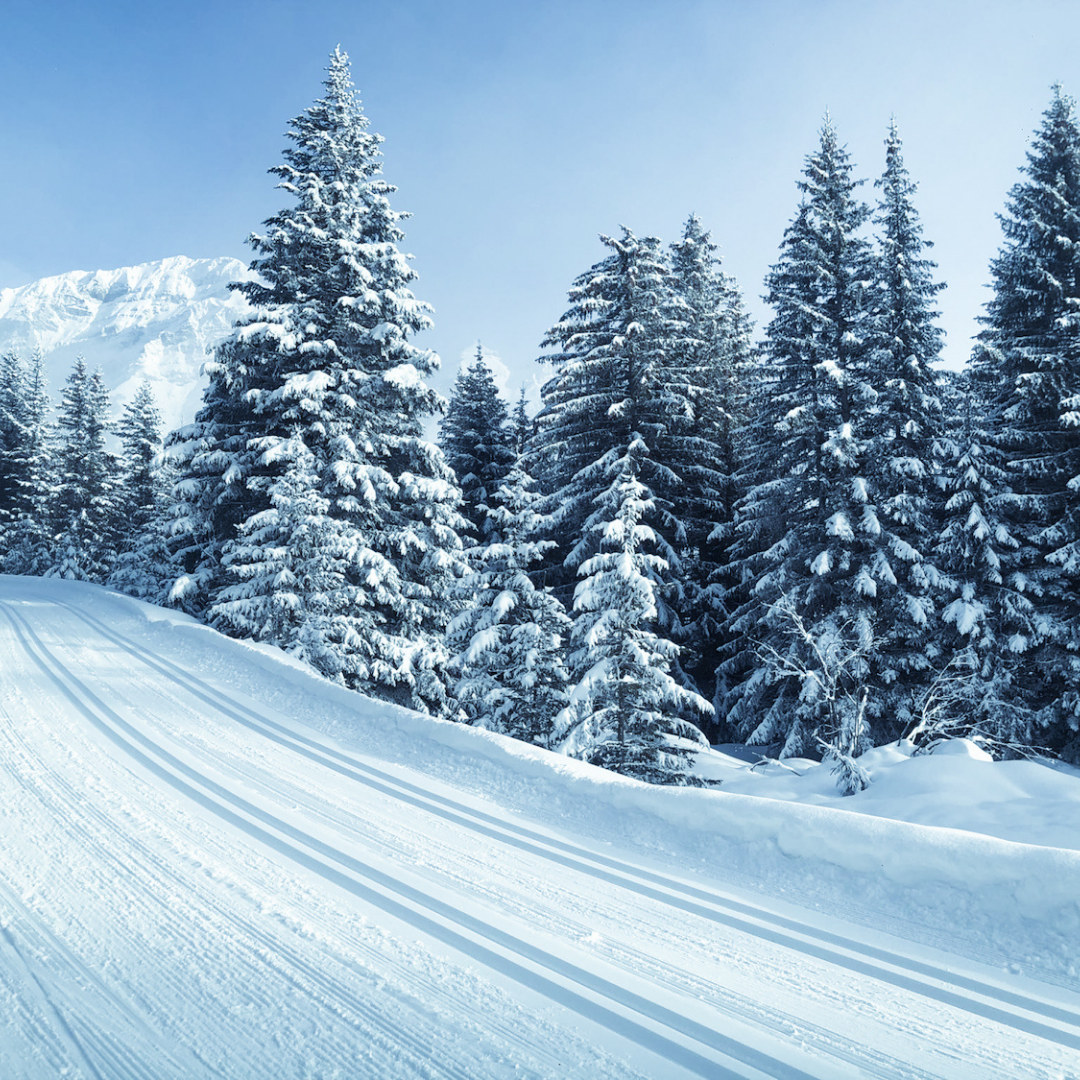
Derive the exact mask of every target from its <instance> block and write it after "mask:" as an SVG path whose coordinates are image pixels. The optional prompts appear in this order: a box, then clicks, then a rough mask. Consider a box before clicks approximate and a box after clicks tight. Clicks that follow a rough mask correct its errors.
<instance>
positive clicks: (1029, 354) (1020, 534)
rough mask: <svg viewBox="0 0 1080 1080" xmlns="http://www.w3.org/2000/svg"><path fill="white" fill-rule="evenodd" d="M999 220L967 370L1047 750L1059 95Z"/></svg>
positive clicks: (1071, 547)
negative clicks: (1029, 629) (987, 444)
mask: <svg viewBox="0 0 1080 1080" xmlns="http://www.w3.org/2000/svg"><path fill="white" fill-rule="evenodd" d="M1022 172H1023V173H1024V179H1023V180H1022V181H1021V182H1020V183H1018V184H1016V185H1015V186H1014V187H1013V188H1012V190H1011V191H1010V193H1009V198H1008V202H1007V204H1006V212H1005V214H1004V215H1003V216H1002V217H1001V225H1002V230H1003V232H1004V234H1005V242H1004V245H1003V247H1002V249H1001V252H1000V253H999V255H998V256H997V258H996V259H995V260H994V261H993V263H992V264H991V274H992V277H993V288H994V297H993V299H992V300H991V301H990V303H989V304H988V305H987V313H986V316H985V318H984V320H983V322H984V325H985V329H984V330H983V331H982V333H981V334H980V335H979V343H978V345H977V347H976V349H975V352H974V354H973V356H972V367H973V369H974V371H975V372H976V374H977V376H978V377H979V379H980V380H981V382H982V384H983V385H985V386H986V387H987V388H988V389H989V397H988V408H989V422H990V425H991V427H992V429H993V430H994V432H995V435H994V441H995V444H996V446H997V448H998V449H999V450H1000V451H1001V452H1002V454H1003V455H1004V459H1005V462H1006V466H1007V470H1008V477H1009V488H1010V491H1009V493H1008V495H1007V496H1006V498H1005V502H1006V510H1007V523H1008V526H1009V530H1010V533H1011V535H1012V536H1013V537H1015V539H1016V541H1017V544H1018V548H1017V550H1016V551H1015V552H1014V553H1013V555H1012V557H1011V559H1010V560H1009V566H1008V568H1007V570H1006V580H1007V581H1008V583H1009V585H1010V587H1011V588H1012V589H1014V590H1015V591H1016V592H1018V593H1021V594H1023V595H1026V596H1028V597H1030V598H1032V600H1033V602H1034V603H1035V604H1036V609H1037V615H1038V618H1037V620H1036V624H1035V626H1034V628H1033V629H1034V633H1033V635H1032V636H1031V637H1027V636H1026V635H1018V636H1017V639H1016V641H1017V646H1018V648H1019V646H1020V643H1021V640H1022V642H1023V651H1025V652H1026V651H1028V650H1031V655H1030V656H1029V657H1028V659H1027V662H1026V663H1025V664H1024V665H1023V671H1024V674H1023V675H1022V677H1021V685H1022V688H1023V693H1024V695H1025V698H1026V701H1027V703H1028V705H1029V707H1030V708H1031V709H1032V710H1033V711H1034V713H1035V714H1036V717H1037V722H1038V724H1039V725H1040V726H1041V727H1043V728H1047V729H1049V732H1048V737H1049V741H1050V742H1051V743H1052V744H1053V745H1054V746H1056V747H1062V746H1063V745H1065V744H1066V743H1067V742H1068V741H1069V740H1070V739H1072V738H1074V737H1075V735H1074V733H1076V732H1077V730H1078V728H1080V693H1078V692H1077V691H1076V689H1075V687H1076V685H1077V679H1078V676H1080V663H1078V661H1077V654H1076V650H1077V647H1078V646H1080V496H1078V494H1077V491H1078V489H1080V480H1078V479H1077V478H1078V477H1080V444H1078V443H1077V439H1076V431H1075V429H1076V427H1077V426H1078V425H1080V128H1078V124H1077V118H1076V112H1075V105H1074V102H1073V100H1072V99H1071V98H1070V97H1068V96H1067V95H1066V94H1064V93H1063V92H1062V91H1061V89H1060V87H1055V88H1054V93H1053V99H1052V100H1051V103H1050V106H1049V108H1048V109H1047V110H1046V112H1045V113H1044V114H1043V123H1042V126H1041V127H1040V129H1039V130H1038V131H1037V132H1036V133H1035V136H1034V139H1033V141H1032V146H1031V149H1030V151H1029V152H1028V155H1027V165H1026V166H1025V167H1024V168H1023V169H1022Z"/></svg>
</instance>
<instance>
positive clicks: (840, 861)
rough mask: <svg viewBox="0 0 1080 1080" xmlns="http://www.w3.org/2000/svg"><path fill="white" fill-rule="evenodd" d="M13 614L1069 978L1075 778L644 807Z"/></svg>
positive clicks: (216, 660) (1079, 880) (327, 702)
mask: <svg viewBox="0 0 1080 1080" xmlns="http://www.w3.org/2000/svg"><path fill="white" fill-rule="evenodd" d="M7 581H8V582H9V583H10V587H8V588H5V593H6V594H7V595H13V594H16V593H17V594H18V595H19V596H20V597H22V598H24V599H25V600H27V601H31V602H32V601H33V600H34V599H35V598H37V599H50V600H56V601H59V602H67V603H73V604H76V605H77V606H79V607H80V608H84V609H85V610H87V611H88V612H90V613H91V614H93V615H95V616H96V617H98V618H100V619H103V620H104V621H106V622H108V623H109V624H110V625H112V626H114V627H115V628H116V629H117V630H119V631H120V632H122V633H126V634H128V635H130V636H133V637H135V636H137V637H139V638H141V639H142V640H143V641H144V642H145V643H146V644H147V645H148V646H150V647H154V645H155V643H156V642H158V641H160V642H164V641H166V640H167V641H168V647H169V650H170V652H171V654H172V655H173V656H177V655H180V656H183V657H184V658H185V660H186V662H187V663H188V665H189V670H191V671H192V672H193V673H195V674H197V675H198V676H199V677H201V678H204V679H207V680H208V681H210V682H213V683H216V684H218V685H220V686H222V687H227V688H228V689H229V690H230V692H232V693H238V692H239V693H242V694H245V695H247V696H249V697H250V698H251V699H253V700H254V701H256V702H259V703H260V704H261V706H262V707H263V708H267V707H269V708H272V709H274V710H275V711H276V712H277V713H279V714H280V715H281V716H283V717H285V718H287V719H288V720H290V721H293V722H299V723H302V724H305V725H308V726H310V727H312V728H315V729H317V730H318V731H320V732H321V733H322V734H323V735H324V736H327V737H328V738H330V739H332V740H334V741H335V742H336V743H337V744H338V745H340V746H342V747H344V748H347V749H353V750H356V751H359V752H363V753H365V754H370V755H374V756H377V757H379V758H380V759H381V760H383V761H384V762H386V763H388V764H389V765H390V766H392V767H394V768H398V769H405V768H408V769H412V770H416V771H417V772H419V773H421V774H423V776H424V777H425V778H426V779H425V782H426V783H428V784H429V785H430V786H433V787H437V786H438V785H440V784H442V783H445V784H447V785H451V786H452V787H453V788H454V790H455V792H456V793H458V797H460V793H461V792H462V791H464V792H466V793H467V794H468V796H471V797H472V798H473V799H474V800H475V801H476V802H477V803H478V804H479V803H483V804H486V805H487V807H488V809H489V810H490V809H491V807H492V804H493V805H494V806H495V807H496V808H497V810H498V812H499V813H500V814H504V815H507V814H512V813H515V812H516V813H521V814H523V815H527V816H528V817H530V818H532V819H534V820H540V821H543V822H545V823H546V824H547V825H549V826H550V827H553V828H557V829H560V830H561V831H563V832H564V833H565V834H566V835H567V836H573V837H574V838H575V839H576V840H577V841H578V842H582V841H583V842H585V843H589V844H591V845H592V846H593V847H596V848H598V849H600V850H603V848H604V846H605V845H607V844H617V845H618V846H619V847H620V848H622V849H624V850H625V849H626V848H627V847H630V848H631V849H633V850H634V851H635V853H636V855H637V857H639V858H640V859H641V861H642V862H643V863H648V864H649V865H651V866H653V867H654V868H661V869H663V870H664V871H665V872H667V873H670V874H672V875H673V876H678V877H682V878H685V879H690V880H694V881H696V882H697V883H698V884H705V885H706V886H707V887H710V888H713V889H715V890H716V891H718V892H720V891H723V890H724V889H725V888H727V887H736V886H737V887H738V888H740V889H752V890H754V891H755V892H757V893H759V894H760V895H762V898H763V899H762V903H763V904H768V905H769V906H770V907H771V908H772V909H773V910H780V909H781V908H782V907H783V905H785V904H789V903H790V904H798V905H801V906H805V907H811V908H816V909H818V910H819V911H820V912H823V913H833V914H837V915H839V914H841V913H842V914H843V916H844V917H845V918H847V919H850V920H852V921H856V922H861V923H863V924H864V925H867V926H873V927H875V928H877V929H880V930H886V931H889V932H893V933H896V934H899V935H901V936H904V937H907V938H909V939H912V940H918V941H925V942H928V943H931V942H932V943H933V944H936V945H939V946H942V947H945V948H951V949H953V950H954V951H956V952H959V953H961V954H963V955H966V956H969V957H971V958H973V959H978V960H982V961H985V962H990V963H994V964H998V965H1001V966H1007V967H1009V968H1011V969H1013V970H1017V969H1021V970H1030V971H1034V970H1035V969H1038V971H1039V973H1040V977H1041V978H1049V979H1055V980H1058V981H1061V982H1072V981H1076V980H1077V976H1078V972H1080V850H1077V848H1078V847H1080V773H1078V772H1077V770H1073V769H1068V768H1065V767H1061V768H1052V767H1050V766H1048V765H1042V764H1037V763H1032V762H1008V763H994V762H991V761H989V760H986V759H985V755H980V754H979V753H978V752H977V751H976V752H973V748H971V747H970V746H969V745H968V744H957V745H955V746H950V747H946V748H943V752H939V753H938V754H935V755H933V756H930V757H914V758H913V757H911V756H910V753H909V749H908V748H904V747H885V748H880V749H878V750H876V751H874V752H872V753H871V754H870V755H866V756H865V757H864V759H863V761H864V763H865V764H866V765H867V767H868V768H869V771H870V772H871V775H872V776H873V779H874V784H873V786H872V787H871V788H870V789H869V790H868V791H866V792H863V793H861V794H860V795H857V796H852V797H849V798H847V799H841V798H840V797H838V796H836V795H835V792H834V791H833V789H832V780H831V777H829V775H828V772H827V770H826V769H824V768H821V767H819V766H816V765H814V764H813V763H810V762H801V763H795V768H796V770H797V771H798V773H801V774H802V775H797V773H796V772H795V771H791V769H788V768H781V767H777V766H775V765H774V766H769V767H767V768H766V769H764V770H751V769H750V768H749V767H748V765H747V764H746V763H745V762H739V761H737V760H736V759H735V758H733V757H731V756H728V755H723V754H714V755H711V756H710V759H709V761H708V762H706V763H705V767H706V768H707V770H708V771H710V772H711V773H712V775H714V776H715V777H718V778H720V779H722V781H723V786H722V787H721V788H719V789H708V790H705V789H694V788H680V789H668V788H656V787H651V786H649V785H646V784H642V783H638V782H637V781H633V780H628V779H625V778H623V777H619V776H616V775H614V774H611V773H607V772H604V771H603V770H600V769H597V768H594V767H592V766H589V765H586V764H584V763H582V762H578V761H573V760H570V759H567V758H564V757H560V756H558V755H555V754H551V753H548V752H546V751H543V750H540V749H538V748H536V747H531V746H527V745H525V744H522V743H519V742H516V741H514V740H512V739H508V738H505V737H503V736H500V735H495V734H492V733H491V732H486V731H481V730H477V729H474V728H469V727H464V726H462V725H458V724H452V723H447V722H443V721H439V720H434V719H432V718H430V717H426V716H423V715H420V714H418V713H414V712H411V711H409V710H407V709H404V708H398V707H395V706H392V705H388V704H385V703H383V702H379V701H374V700H371V699H369V698H365V697H363V696H361V695H357V694H354V693H352V692H350V691H347V690H345V689H343V688H340V687H336V686H333V685H331V684H329V683H327V682H326V681H324V680H323V679H321V678H319V677H318V676H317V675H315V674H314V673H313V672H312V671H311V670H310V669H308V668H307V667H306V666H304V665H302V664H300V663H298V662H296V661H295V660H293V659H292V658H290V657H287V656H285V655H284V654H282V653H281V652H280V651H279V650H277V649H273V648H270V647H267V646H262V645H255V644H252V643H250V642H238V641H232V640H229V639H227V638H224V637H223V636H221V635H219V634H217V633H216V632H215V631H213V630H210V629H208V628H207V627H205V626H202V625H200V624H198V623H196V622H195V621H194V620H192V619H189V618H187V617H186V616H183V615H178V614H176V613H174V612H169V611H164V610H162V609H159V608H155V607H152V606H150V605H147V604H143V603H140V602H138V601H135V600H132V599H129V598H127V597H121V596H118V595H116V594H113V593H109V592H107V591H105V590H102V589H99V588H96V587H94V586H87V585H81V584H75V583H69V582H54V581H41V580H39V579H7Z"/></svg>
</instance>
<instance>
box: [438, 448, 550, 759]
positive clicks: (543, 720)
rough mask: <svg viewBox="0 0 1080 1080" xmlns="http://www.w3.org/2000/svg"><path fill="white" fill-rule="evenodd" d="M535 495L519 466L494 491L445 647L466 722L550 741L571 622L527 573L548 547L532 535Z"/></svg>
mask: <svg viewBox="0 0 1080 1080" xmlns="http://www.w3.org/2000/svg"><path fill="white" fill-rule="evenodd" d="M538 499H539V495H538V494H537V493H536V491H535V490H534V484H533V480H532V478H531V477H529V476H528V474H527V473H525V472H524V471H523V470H522V469H521V468H520V467H517V468H515V469H513V470H512V471H511V473H510V475H509V476H508V477H507V479H506V482H505V483H504V484H503V486H502V487H501V488H500V489H499V491H498V492H496V494H495V497H494V498H493V499H492V501H491V505H490V507H488V508H487V514H488V517H489V525H488V527H487V528H486V529H485V535H486V536H487V537H488V543H487V544H485V545H481V546H478V547H477V548H476V549H475V552H474V555H473V560H474V562H475V564H476V568H475V569H474V571H473V572H472V573H471V574H469V575H468V576H467V577H466V578H465V579H464V580H463V582H462V589H463V591H464V592H465V594H466V595H467V597H468V603H467V606H466V607H465V609H464V610H463V611H462V612H461V613H460V614H458V615H457V617H456V618H455V619H454V621H453V622H452V623H451V624H450V630H449V634H448V646H449V648H450V649H451V651H453V652H455V653H456V657H455V661H454V663H455V665H456V667H457V668H458V669H459V671H460V678H459V680H458V683H457V688H456V691H455V695H456V698H457V701H458V704H459V706H460V707H461V708H462V709H463V710H464V713H465V717H466V719H467V720H468V721H469V722H470V723H472V724H475V725H476V726H477V727H485V728H490V729H491V730H493V731H498V732H501V733H502V734H504V735H512V736H514V737H515V738H518V739H523V740H525V741H526V742H531V743H535V744H536V745H538V746H549V745H550V742H551V733H552V725H553V723H554V720H555V717H556V715H558V714H559V713H560V712H561V711H562V710H563V709H564V708H565V706H566V704H567V692H566V685H567V682H568V681H569V675H568V672H567V670H566V664H565V659H564V653H565V648H566V642H567V639H568V637H569V630H570V619H569V617H568V616H567V614H566V611H565V609H564V608H563V606H562V604H561V603H559V601H558V600H557V599H556V598H555V597H554V596H553V595H552V594H551V593H549V592H546V591H544V590H542V589H538V588H537V587H536V586H535V585H534V584H533V582H532V580H531V579H530V578H529V567H530V566H531V565H532V564H534V563H536V562H538V561H539V560H540V559H541V558H542V556H543V552H544V549H545V548H546V547H548V546H550V541H541V540H537V539H536V538H535V537H536V534H537V532H538V531H539V515H538V514H537V511H536V504H537V501H538Z"/></svg>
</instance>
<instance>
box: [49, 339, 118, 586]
mask: <svg viewBox="0 0 1080 1080" xmlns="http://www.w3.org/2000/svg"><path fill="white" fill-rule="evenodd" d="M108 412H109V394H108V391H107V390H106V389H105V382H104V379H103V378H102V375H101V372H100V371H95V372H94V373H93V374H90V373H89V372H88V371H87V370H86V362H85V361H84V360H83V358H82V357H81V356H80V357H77V358H76V359H75V363H74V365H73V366H72V370H71V374H70V375H69V376H68V379H67V382H66V383H65V385H64V389H63V393H62V397H61V402H60V412H59V416H58V418H57V430H56V436H55V438H56V453H55V457H54V461H55V472H54V474H53V476H52V478H51V486H52V493H51V497H50V501H49V507H48V532H49V546H50V549H51V559H50V565H49V566H48V568H47V569H46V570H45V576H46V577H63V578H71V579H74V580H78V581H93V582H97V583H99V584H100V583H102V582H104V581H105V580H106V579H107V578H108V576H109V572H110V570H111V568H112V563H113V560H114V558H115V557H116V540H117V528H118V514H117V504H116V487H117V476H118V472H119V469H118V466H117V463H116V459H115V458H114V457H113V455H112V454H111V453H109V451H108V449H107V448H106V434H107V426H106V425H107V420H106V418H107V416H108Z"/></svg>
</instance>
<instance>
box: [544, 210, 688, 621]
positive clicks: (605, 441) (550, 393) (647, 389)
mask: <svg viewBox="0 0 1080 1080" xmlns="http://www.w3.org/2000/svg"><path fill="white" fill-rule="evenodd" d="M600 239H601V241H602V242H603V243H604V244H605V245H606V247H607V248H608V249H609V254H608V255H607V256H606V257H605V258H603V259H602V260H600V261H599V262H598V263H596V264H595V265H594V266H592V267H591V268H590V269H589V270H587V271H586V272H585V273H584V274H582V275H581V276H580V277H579V278H578V279H577V280H576V281H575V282H574V285H573V287H572V288H571V290H570V302H571V306H570V308H569V310H568V311H567V312H566V314H565V315H563V317H562V319H561V320H560V321H559V322H558V323H556V325H555V326H554V327H552V328H551V329H550V330H549V331H548V333H547V335H546V336H545V338H544V341H543V344H544V346H545V347H546V348H550V349H552V350H553V351H552V352H551V353H549V354H546V355H545V356H543V357H542V358H541V360H542V362H545V363H549V364H551V365H552V367H553V369H554V372H553V374H552V377H551V378H550V379H549V380H548V381H547V382H546V383H545V384H544V386H543V388H542V390H541V397H542V406H541V410H540V413H539V415H538V416H537V418H536V426H537V431H536V434H535V436H534V437H533V440H532V442H531V444H530V461H531V462H533V463H534V464H533V470H534V475H537V477H538V479H539V480H540V482H541V485H542V490H543V492H544V495H545V500H544V503H543V509H544V510H545V511H546V512H547V513H548V514H549V516H550V523H549V529H550V532H549V536H550V538H552V539H553V540H554V541H555V544H556V548H555V553H554V554H555V562H556V564H557V565H558V564H561V565H562V570H561V572H560V571H559V570H558V569H556V571H555V572H554V573H553V574H551V575H550V578H551V581H552V583H553V584H554V586H555V587H556V589H557V591H558V592H559V594H560V598H561V599H564V600H567V601H568V600H569V596H570V594H571V593H572V591H573V585H574V578H575V573H576V570H577V568H578V567H579V566H580V565H581V564H582V562H584V561H585V559H587V558H588V557H589V555H590V554H591V553H592V552H594V551H595V550H596V537H594V536H592V535H590V533H589V532H588V530H586V528H585V522H586V520H587V519H588V518H589V516H590V515H591V513H592V511H593V501H594V499H595V498H596V496H597V495H598V494H599V493H600V492H602V491H604V490H605V489H606V488H607V487H608V485H609V484H610V482H611V478H610V476H609V475H608V473H607V470H606V468H601V467H600V466H599V465H598V463H599V462H601V461H602V460H605V459H606V458H607V456H608V455H610V453H611V452H612V451H616V452H617V453H618V454H619V455H620V456H621V454H622V453H623V452H624V450H625V448H626V446H627V445H628V444H629V441H630V436H631V433H633V432H640V433H641V435H642V437H643V438H644V439H645V441H646V445H648V446H649V448H650V449H649V451H648V456H647V457H646V458H644V459H643V460H642V461H641V462H640V463H639V467H640V470H641V474H642V479H643V481H644V482H646V483H649V484H650V485H652V486H653V488H654V489H655V490H656V492H657V493H658V502H657V504H656V509H655V511H654V512H655V513H656V514H657V516H658V517H660V516H663V515H665V514H667V513H669V511H670V503H661V502H660V500H662V499H663V496H664V494H665V493H667V492H669V491H670V490H671V488H672V487H673V486H674V485H675V484H676V483H677V482H678V481H677V479H676V478H675V477H674V476H673V475H671V474H670V473H668V472H665V475H664V476H661V475H660V473H661V471H664V470H665V466H664V464H663V463H662V462H660V461H658V460H657V459H656V458H655V457H654V456H653V451H654V449H655V447H656V445H657V440H658V436H659V432H660V429H661V428H662V427H663V425H664V423H665V416H666V414H668V413H669V412H670V405H671V403H670V402H668V401H667V400H666V399H665V395H664V382H663V378H662V369H663V365H664V359H665V354H664V349H665V345H666V332H667V323H668V321H669V319H670V304H669V288H668V269H667V266H666V263H665V259H664V253H663V251H662V249H661V246H660V241H659V240H658V239H656V238H655V237H646V238H644V239H638V237H636V236H635V235H634V234H633V233H632V232H630V230H629V229H627V228H625V227H624V228H623V235H622V236H621V237H619V238H614V237H607V236H602V237H601V238H600ZM655 524H656V525H657V526H658V527H660V522H659V521H656V522H655ZM664 524H665V525H666V526H667V528H662V532H663V533H664V535H665V537H667V536H669V535H670V534H671V532H672V531H674V530H676V529H677V528H678V524H677V523H676V522H675V521H674V519H671V518H668V520H667V521H666V522H665V523H664ZM676 572H678V571H676Z"/></svg>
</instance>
